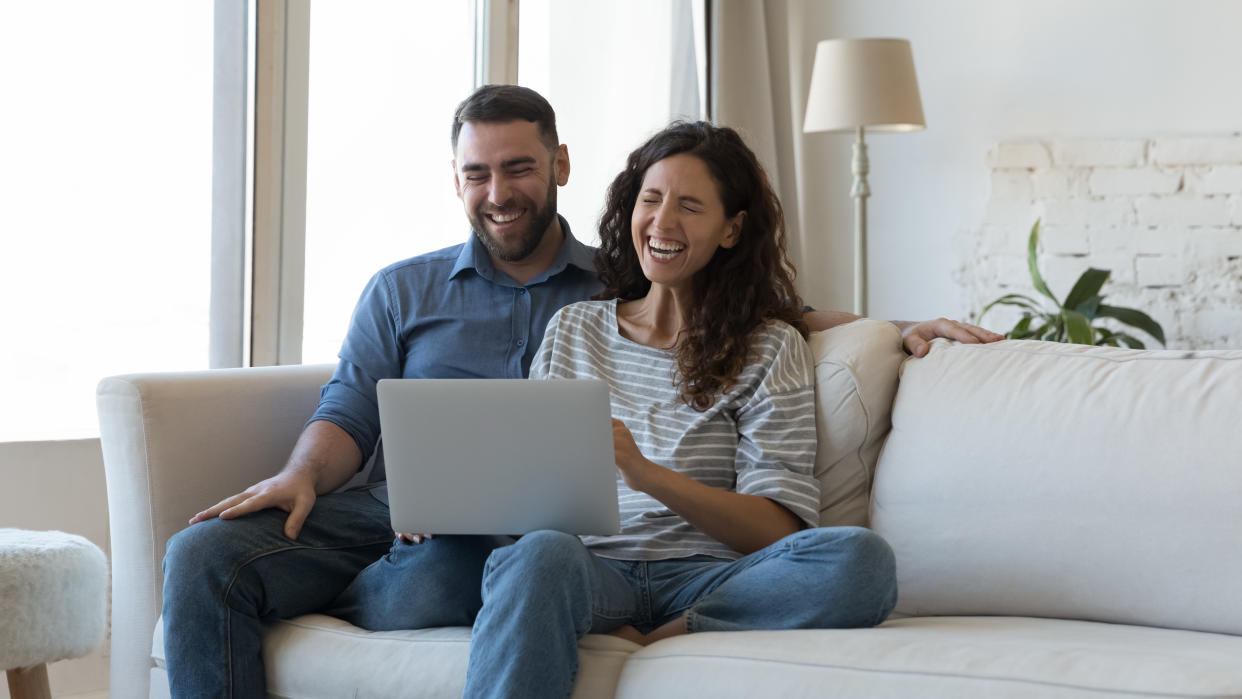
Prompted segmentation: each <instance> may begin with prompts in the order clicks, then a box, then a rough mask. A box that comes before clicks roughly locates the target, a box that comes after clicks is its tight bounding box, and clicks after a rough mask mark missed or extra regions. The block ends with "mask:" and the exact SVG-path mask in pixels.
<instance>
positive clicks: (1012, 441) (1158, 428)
mask: <svg viewBox="0 0 1242 699" xmlns="http://www.w3.org/2000/svg"><path fill="white" fill-rule="evenodd" d="M1239 396H1242V351H1211V352H1206V351H1204V352H1185V351H1168V350H1160V351H1137V350H1124V349H1113V348H1099V347H1086V346H1080V345H1064V344H1056V343H1043V342H1024V341H1016V342H1014V341H1011V342H1001V343H997V344H994V345H960V346H957V345H952V344H949V343H947V342H944V341H937V342H936V343H935V346H934V347H933V349H932V351H931V353H930V354H929V355H928V356H927V357H926V358H924V359H920V360H916V361H910V362H907V363H906V364H905V366H904V367H903V373H902V377H901V388H900V390H899V391H898V393H897V399H896V402H895V404H894V406H893V416H892V422H893V429H892V433H891V434H890V436H889V439H888V442H887V444H886V445H885V447H884V452H883V454H882V455H881V457H880V462H879V467H878V470H877V473H876V483H875V491H874V503H873V508H872V513H871V514H872V525H873V527H874V528H875V530H876V531H877V532H878V533H880V534H881V535H882V536H884V537H885V538H886V539H887V540H888V542H889V543H890V544H892V546H893V548H894V550H895V551H896V554H897V573H898V587H899V595H900V598H899V601H898V607H897V609H898V611H899V612H900V613H905V614H912V615H955V614H996V615H1015V616H1040V617H1057V618H1065V619H1091V620H1096V621H1109V622H1117V623H1127V624H1140V625H1149V626H1162V627H1168V628H1182V629H1194V630H1199V631H1212V632H1221V633H1232V634H1242V584H1240V583H1239V581H1242V556H1239V555H1238V553H1239V552H1240V551H1242V505H1240V503H1242V456H1239V453H1240V452H1242V413H1240V412H1239V407H1238V406H1239ZM1240 657H1242V656H1240Z"/></svg>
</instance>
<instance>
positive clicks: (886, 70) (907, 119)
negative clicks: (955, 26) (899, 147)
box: [802, 39, 926, 316]
mask: <svg viewBox="0 0 1242 699" xmlns="http://www.w3.org/2000/svg"><path fill="white" fill-rule="evenodd" d="M925 127H926V124H925V123H924V121H923V102H922V100H921V99H919V83H918V80H917V78H915V75H914V56H913V54H911V52H910V42H909V41H906V40H905V39H828V40H826V41H821V42H819V45H818V46H817V47H816V49H815V67H814V69H813V70H812V72H811V92H810V95H809V96H808V97H807V102H806V120H805V121H804V122H803V124H802V131H803V132H804V133H812V132H816V131H852V132H854V134H855V139H854V163H853V171H854V188H853V189H852V190H851V191H850V195H851V196H853V197H854V313H856V314H858V315H860V316H865V315H867V197H869V196H871V188H870V186H869V185H868V184H867V173H868V172H869V171H870V164H869V163H868V162H867V144H866V142H865V140H864V139H863V131H864V130H867V129H870V130H871V131H879V132H901V131H919V130H921V129H923V128H925Z"/></svg>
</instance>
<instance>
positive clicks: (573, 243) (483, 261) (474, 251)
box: [449, 214, 595, 286]
mask: <svg viewBox="0 0 1242 699" xmlns="http://www.w3.org/2000/svg"><path fill="white" fill-rule="evenodd" d="M556 217H557V219H559V220H560V222H561V231H562V232H564V234H565V241H564V242H563V243H562V244H561V249H560V250H558V251H557V253H556V258H555V259H554V260H552V264H551V265H550V266H549V267H548V269H547V270H545V271H544V272H543V273H542V274H539V275H537V276H536V277H535V278H534V279H531V280H530V282H528V283H527V286H530V285H531V284H538V283H540V282H544V281H547V280H548V279H551V278H552V277H553V276H554V275H557V274H560V273H561V272H563V271H565V268H566V267H567V266H569V265H573V266H574V267H577V268H579V269H581V270H583V271H586V272H591V273H594V272H595V249H594V248H592V247H590V246H588V245H584V244H583V243H582V242H580V241H579V240H578V239H577V238H575V237H574V234H573V232H572V231H571V230H570V228H569V221H566V220H565V217H564V216H561V215H560V214H557V216H556ZM468 269H472V270H474V272H475V274H478V275H479V276H480V277H483V278H484V279H486V280H488V281H490V282H493V283H497V284H505V285H506V286H511V285H512V281H511V280H509V279H508V278H505V279H503V280H502V279H500V277H499V274H498V272H497V270H496V267H495V265H493V264H492V258H491V256H490V255H488V254H487V248H485V247H483V243H481V242H479V237H478V236H476V235H475V234H474V231H473V230H472V231H471V232H470V240H468V241H467V242H466V244H465V245H463V246H462V247H461V252H460V253H458V255H457V262H456V263H455V264H454V265H453V271H452V272H451V273H450V274H449V279H456V278H457V276H458V275H459V274H461V273H462V272H464V271H465V270H468Z"/></svg>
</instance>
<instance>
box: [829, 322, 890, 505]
mask: <svg viewBox="0 0 1242 699" xmlns="http://www.w3.org/2000/svg"><path fill="white" fill-rule="evenodd" d="M810 345H811V353H812V355H813V356H814V358H815V383H816V387H815V399H816V400H815V408H816V426H817V430H818V436H819V451H818V452H817V455H816V459H815V477H816V478H817V479H818V480H819V490H820V493H819V497H820V524H821V525H822V526H841V525H857V526H866V525H867V504H868V502H869V501H870V496H871V476H872V474H873V473H874V472H875V463H876V458H877V457H878V456H879V452H880V446H881V445H882V444H883V443H884V437H885V435H887V434H888V428H889V411H890V409H891V407H892V402H893V395H894V394H895V393H896V392H897V372H898V368H899V367H900V366H901V362H902V361H903V360H904V359H905V357H906V354H905V351H904V350H903V349H902V348H901V333H899V332H898V331H897V328H896V326H894V325H893V324H892V323H887V322H884V321H879V320H870V319H865V318H864V319H860V320H856V321H854V322H852V323H847V324H845V325H839V326H837V327H835V328H832V329H830V330H825V331H823V332H818V333H814V334H812V335H811V337H810Z"/></svg>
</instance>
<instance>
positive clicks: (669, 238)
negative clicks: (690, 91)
mask: <svg viewBox="0 0 1242 699" xmlns="http://www.w3.org/2000/svg"><path fill="white" fill-rule="evenodd" d="M745 216H746V212H744V211H741V212H738V213H737V214H736V215H735V216H733V217H731V218H727V217H726V216H725V210H724V203H723V202H721V201H720V193H719V189H718V187H717V183H716V178H714V177H712V174H711V172H710V171H709V170H708V169H707V165H706V164H705V163H704V162H703V161H702V160H699V159H698V158H696V157H695V156H693V155H687V154H685V153H681V154H678V155H673V156H669V157H667V158H665V159H663V160H660V161H658V162H656V163H655V164H654V165H652V166H651V167H650V168H648V169H647V173H646V175H644V177H643V184H642V187H641V188H640V189H639V192H638V201H636V202H635V203H634V214H633V216H632V217H631V218H630V227H631V229H632V231H633V233H632V235H633V237H634V249H635V250H636V251H637V252H638V261H639V264H641V265H642V268H643V274H644V275H645V276H646V277H647V279H650V280H651V282H652V283H653V284H663V285H666V286H674V287H679V286H683V285H688V284H689V282H690V280H691V279H693V278H694V275H695V274H696V273H697V272H698V271H699V270H701V269H703V268H704V267H706V266H707V263H708V262H709V261H710V260H711V259H712V255H714V254H715V253H716V249H717V248H731V247H733V246H734V245H736V244H737V240H738V235H739V234H740V233H741V230H742V221H743V220H744V219H745Z"/></svg>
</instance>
